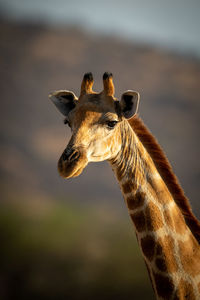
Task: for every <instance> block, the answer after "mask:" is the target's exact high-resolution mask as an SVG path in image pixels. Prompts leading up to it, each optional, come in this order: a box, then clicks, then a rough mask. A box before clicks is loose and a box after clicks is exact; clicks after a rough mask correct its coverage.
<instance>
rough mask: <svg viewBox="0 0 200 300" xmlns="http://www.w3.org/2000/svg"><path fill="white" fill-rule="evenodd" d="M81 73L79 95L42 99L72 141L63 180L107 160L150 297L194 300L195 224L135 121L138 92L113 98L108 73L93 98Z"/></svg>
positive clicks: (198, 287)
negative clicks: (59, 116) (61, 120)
mask: <svg viewBox="0 0 200 300" xmlns="http://www.w3.org/2000/svg"><path fill="white" fill-rule="evenodd" d="M93 83H94V80H93V75H92V73H86V74H85V75H84V77H83V81H82V84H81V92H80V96H79V97H76V96H75V94H74V93H73V92H71V91H68V90H59V91H55V92H53V93H51V94H50V95H49V98H50V99H51V100H52V101H53V103H54V104H55V105H56V107H57V108H58V110H59V111H60V112H61V113H62V114H63V115H64V116H65V121H64V123H65V124H68V125H69V126H70V127H71V131H72V136H71V139H70V141H69V142H68V145H67V146H66V148H65V150H64V151H63V153H62V155H61V157H60V159H59V161H58V172H59V174H60V175H61V176H62V177H64V178H71V177H75V176H78V175H80V174H81V173H82V171H83V170H84V168H85V167H86V166H87V164H88V163H89V162H97V161H98V162H99V161H103V160H107V161H108V162H109V163H110V165H111V167H112V169H113V171H114V173H115V176H116V178H117V180H118V182H119V186H120V189H121V191H122V194H123V197H124V199H125V202H126V205H127V208H128V211H129V215H130V217H131V220H132V222H133V225H134V228H135V233H136V237H137V240H138V243H139V247H140V249H141V252H142V255H143V257H144V261H145V264H146V266H147V270H148V273H149V277H150V280H151V283H152V286H153V290H154V292H155V296H156V299H168V300H169V299H173V300H176V299H188V300H189V299H190V300H193V299H200V223H199V221H198V220H197V219H196V217H195V216H194V215H193V213H192V210H191V207H190V205H189V202H188V199H187V198H186V197H185V195H184V192H183V190H182V189H181V187H180V185H179V183H178V180H177V178H176V176H175V175H174V173H173V171H172V168H171V166H170V164H169V162H168V160H167V158H166V156H165V154H164V152H163V151H162V149H161V147H160V146H159V144H158V142H157V141H156V139H155V138H154V137H153V135H152V134H151V133H150V131H149V130H148V129H147V127H146V126H145V125H144V123H143V122H142V120H141V119H140V118H139V117H138V115H137V110H138V104H139V98H140V96H139V93H138V92H136V91H133V90H128V91H126V92H124V93H123V94H122V96H121V100H118V99H117V98H115V97H114V84H113V79H112V74H111V73H108V72H106V73H104V75H103V85H104V88H103V91H102V92H100V93H97V92H94V91H93V89H92V87H93Z"/></svg>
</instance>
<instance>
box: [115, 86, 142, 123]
mask: <svg viewBox="0 0 200 300" xmlns="http://www.w3.org/2000/svg"><path fill="white" fill-rule="evenodd" d="M139 100H140V95H139V93H138V92H136V91H131V90H128V91H126V92H125V93H123V94H122V97H121V101H120V106H121V110H122V114H123V116H124V117H125V118H126V119H130V118H132V117H133V116H134V115H135V114H136V113H137V110H138V105H139Z"/></svg>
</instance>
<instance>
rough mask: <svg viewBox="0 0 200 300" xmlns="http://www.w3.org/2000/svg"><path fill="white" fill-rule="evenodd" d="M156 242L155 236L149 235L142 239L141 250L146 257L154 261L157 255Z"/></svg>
mask: <svg viewBox="0 0 200 300" xmlns="http://www.w3.org/2000/svg"><path fill="white" fill-rule="evenodd" d="M155 247H156V241H155V239H154V237H153V236H151V235H147V236H146V237H144V238H142V239H141V248H142V252H143V254H144V256H145V257H146V258H147V259H148V260H149V261H152V259H153V257H154V254H155Z"/></svg>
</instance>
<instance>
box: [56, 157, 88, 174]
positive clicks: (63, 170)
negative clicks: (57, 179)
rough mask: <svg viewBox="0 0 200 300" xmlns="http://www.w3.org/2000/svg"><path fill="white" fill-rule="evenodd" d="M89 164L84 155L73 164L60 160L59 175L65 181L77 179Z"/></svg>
mask: <svg viewBox="0 0 200 300" xmlns="http://www.w3.org/2000/svg"><path fill="white" fill-rule="evenodd" d="M87 164H88V160H87V159H86V157H84V155H82V156H81V157H80V158H79V159H78V160H75V161H73V162H68V161H63V160H62V158H60V159H59V161H58V173H59V174H60V176H61V177H63V178H65V179H68V178H72V177H77V176H79V175H80V174H81V173H82V172H83V170H84V169H85V167H86V166H87Z"/></svg>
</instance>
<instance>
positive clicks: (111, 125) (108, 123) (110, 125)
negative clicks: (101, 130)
mask: <svg viewBox="0 0 200 300" xmlns="http://www.w3.org/2000/svg"><path fill="white" fill-rule="evenodd" d="M116 124H117V121H107V126H108V128H110V129H112V128H114V127H115V125H116Z"/></svg>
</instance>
